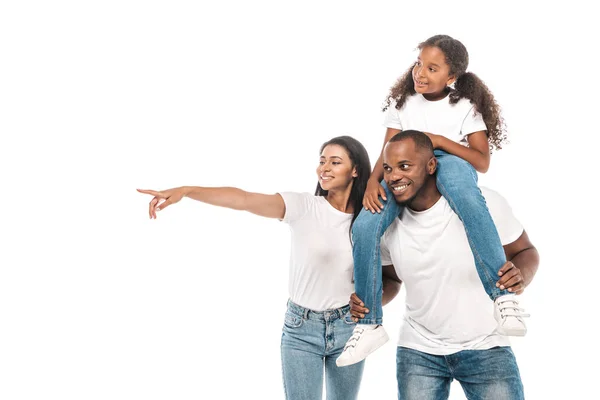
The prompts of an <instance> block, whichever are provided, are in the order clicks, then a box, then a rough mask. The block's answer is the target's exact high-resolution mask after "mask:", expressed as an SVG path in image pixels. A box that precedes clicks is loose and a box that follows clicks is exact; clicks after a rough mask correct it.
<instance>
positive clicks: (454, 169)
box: [352, 150, 509, 324]
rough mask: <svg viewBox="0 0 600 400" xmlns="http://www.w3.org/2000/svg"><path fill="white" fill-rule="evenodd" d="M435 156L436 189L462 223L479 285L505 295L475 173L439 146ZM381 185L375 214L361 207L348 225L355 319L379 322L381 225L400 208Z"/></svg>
mask: <svg viewBox="0 0 600 400" xmlns="http://www.w3.org/2000/svg"><path fill="white" fill-rule="evenodd" d="M435 156H436V158H437V160H438V167H437V172H436V180H437V187H438V190H439V191H440V193H441V194H442V196H444V197H445V198H446V200H447V201H448V203H449V204H450V207H452V209H453V210H454V212H455V213H456V214H457V215H458V217H459V218H460V219H461V221H462V223H463V225H464V226H465V231H466V233H467V238H468V239H469V245H470V246H471V251H472V252H473V257H474V259H475V266H476V268H477V273H478V274H479V278H480V279H481V283H482V284H483V288H484V289H485V291H486V293H487V294H488V296H489V297H490V298H491V299H492V300H495V299H496V298H497V297H499V296H501V295H504V294H508V293H509V292H508V291H506V290H500V289H498V288H497V287H496V282H497V281H498V278H499V277H498V270H500V268H501V267H502V265H504V263H506V256H505V254H504V249H503V247H502V243H501V242H500V237H499V235H498V231H497V230H496V225H495V224H494V221H493V220H492V217H491V215H490V212H489V210H488V208H487V205H486V203H485V198H484V197H483V195H482V194H481V190H480V189H479V187H478V186H477V172H476V171H475V169H474V168H473V166H472V165H471V164H469V163H468V162H467V161H465V160H463V159H462V158H460V157H456V156H454V155H451V154H448V153H446V152H444V151H441V150H435ZM381 184H382V186H383V187H384V188H385V193H386V197H387V201H384V200H383V199H381V198H380V201H381V202H382V203H384V207H383V210H381V213H374V214H373V213H371V212H370V211H367V210H365V209H363V210H362V211H361V212H360V214H359V216H358V218H357V219H356V221H354V225H353V227H352V239H353V242H354V247H353V255H354V288H355V292H356V294H357V296H358V297H359V298H360V299H361V300H362V301H363V302H364V303H365V307H366V308H368V309H369V313H368V314H365V318H363V319H361V320H359V321H358V322H359V323H361V324H381V322H382V316H383V311H382V307H381V294H382V279H381V253H380V250H379V242H380V240H381V236H382V235H383V233H384V232H385V230H386V229H387V228H388V227H389V226H390V225H391V224H392V222H393V221H394V219H395V218H396V217H398V215H400V213H401V212H402V206H400V205H399V204H398V203H396V201H395V199H394V196H393V194H392V193H391V192H390V191H389V189H388V187H387V185H386V184H385V182H382V183H381ZM490 310H491V309H490ZM490 312H491V311H490Z"/></svg>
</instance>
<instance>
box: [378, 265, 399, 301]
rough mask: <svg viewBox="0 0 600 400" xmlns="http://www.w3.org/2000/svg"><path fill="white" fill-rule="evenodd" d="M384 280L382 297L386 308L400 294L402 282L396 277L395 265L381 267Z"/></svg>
mask: <svg viewBox="0 0 600 400" xmlns="http://www.w3.org/2000/svg"><path fill="white" fill-rule="evenodd" d="M381 274H382V280H383V295H382V296H381V305H383V306H385V305H386V304H388V303H389V302H390V301H392V300H393V299H394V297H396V295H397V294H398V293H399V292H400V287H401V286H402V281H401V280H400V278H398V275H396V270H395V269H394V266H393V265H384V266H383V267H381Z"/></svg>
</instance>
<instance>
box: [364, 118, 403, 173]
mask: <svg viewBox="0 0 600 400" xmlns="http://www.w3.org/2000/svg"><path fill="white" fill-rule="evenodd" d="M400 132H402V131H401V130H400V129H395V128H387V130H386V131H385V138H384V139H383V146H381V153H379V158H378V159H377V162H376V163H375V167H373V172H371V176H370V178H369V179H371V180H373V181H375V182H377V183H379V182H381V180H382V179H383V149H385V145H386V144H387V142H389V141H390V139H391V138H393V137H394V136H396V134H398V133H400Z"/></svg>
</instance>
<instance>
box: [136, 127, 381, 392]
mask: <svg viewBox="0 0 600 400" xmlns="http://www.w3.org/2000/svg"><path fill="white" fill-rule="evenodd" d="M370 173H371V164H370V162H369V157H368V154H367V151H366V150H365V148H364V146H363V145H362V144H361V143H360V142H358V141H357V140H355V139H353V138H351V137H349V136H340V137H336V138H333V139H331V140H329V141H328V142H326V143H324V144H323V145H322V146H321V153H320V159H319V165H318V167H317V176H318V183H317V189H316V193H315V195H311V194H309V193H293V192H282V193H277V194H273V195H267V194H259V193H250V192H245V191H243V190H241V189H237V188H231V187H221V188H207V187H191V186H185V187H179V188H174V189H169V190H164V191H154V190H140V189H138V191H139V192H141V193H145V194H149V195H151V196H154V197H153V199H152V200H151V201H150V207H149V215H150V218H156V213H157V211H159V210H162V209H164V208H166V207H168V206H170V205H172V204H175V203H177V202H178V201H179V200H181V199H182V198H183V197H189V198H191V199H194V200H198V201H201V202H203V203H207V204H212V205H215V206H219V207H227V208H232V209H235V210H245V211H249V212H251V213H253V214H256V215H260V216H263V217H268V218H278V219H280V220H282V221H284V222H286V223H288V224H289V226H290V230H291V233H292V235H291V236H292V245H291V257H290V273H289V277H290V278H289V300H288V309H287V312H286V315H285V322H284V326H283V335H282V339H281V358H282V369H283V382H284V388H285V393H286V398H287V399H290V400H303V399H306V400H315V399H321V398H322V392H323V376H325V382H326V391H327V398H328V399H332V400H350V399H356V398H357V396H358V389H359V386H360V380H361V377H362V372H363V363H362V362H361V363H357V364H354V365H352V366H349V367H345V368H339V367H337V366H336V365H335V360H336V358H337V357H338V356H339V355H340V354H341V352H342V350H343V346H344V344H345V343H346V341H347V340H348V339H349V338H350V336H351V335H352V330H353V328H354V323H352V322H349V321H346V319H345V318H344V315H345V314H346V313H347V312H348V310H349V306H348V299H349V298H350V295H351V294H352V292H353V291H354V285H353V283H352V271H353V262H352V243H351V237H350V232H351V229H352V223H353V222H354V220H355V219H356V217H357V216H358V214H359V212H360V211H361V205H362V199H363V196H364V192H365V188H366V185H367V180H368V179H369V175H370Z"/></svg>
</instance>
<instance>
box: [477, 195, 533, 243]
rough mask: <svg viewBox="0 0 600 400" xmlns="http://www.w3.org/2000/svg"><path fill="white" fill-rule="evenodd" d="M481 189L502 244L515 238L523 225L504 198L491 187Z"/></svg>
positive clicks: (519, 233) (519, 234)
mask: <svg viewBox="0 0 600 400" xmlns="http://www.w3.org/2000/svg"><path fill="white" fill-rule="evenodd" d="M481 190H482V193H483V195H484V197H485V200H486V203H487V206H488V209H489V210H490V214H491V216H492V219H493V220H494V223H495V224H496V229H498V234H499V235H500V241H501V242H502V245H503V246H504V245H507V244H510V243H512V242H514V241H515V240H517V239H518V238H519V237H520V236H521V234H522V233H523V225H521V223H520V222H519V220H518V219H517V218H516V217H515V216H514V214H513V212H512V209H511V208H510V205H509V204H508V202H507V201H506V199H505V198H504V197H502V196H501V195H500V194H499V193H498V192H496V191H493V190H491V189H488V188H482V189H481Z"/></svg>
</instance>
